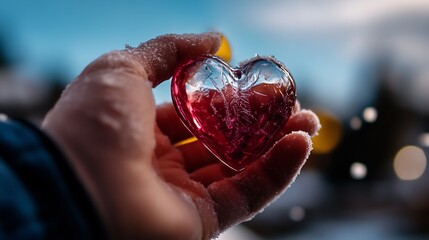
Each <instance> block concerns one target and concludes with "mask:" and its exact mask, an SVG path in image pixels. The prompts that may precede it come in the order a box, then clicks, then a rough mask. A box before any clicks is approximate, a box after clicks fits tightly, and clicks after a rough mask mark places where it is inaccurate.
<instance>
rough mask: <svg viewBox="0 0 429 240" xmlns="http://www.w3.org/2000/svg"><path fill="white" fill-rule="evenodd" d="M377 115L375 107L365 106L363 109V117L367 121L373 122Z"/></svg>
mask: <svg viewBox="0 0 429 240" xmlns="http://www.w3.org/2000/svg"><path fill="white" fill-rule="evenodd" d="M377 117H378V112H377V109H375V108H374V107H367V108H365V109H364V110H363V119H364V120H365V121H367V122H369V123H372V122H375V121H376V120H377Z"/></svg>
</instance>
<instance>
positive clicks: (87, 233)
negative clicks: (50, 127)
mask: <svg viewBox="0 0 429 240" xmlns="http://www.w3.org/2000/svg"><path fill="white" fill-rule="evenodd" d="M104 238H105V236H104V230H103V229H102V225H101V222H100V219H99V218H98V215H97V213H96V211H95V209H94V206H93V205H92V203H91V201H90V199H89V197H88V195H87V193H86V192H85V191H84V189H83V187H82V185H81V184H80V182H79V181H78V179H77V178H76V176H75V174H74V172H73V171H72V170H71V168H70V167H69V166H68V162H67V161H66V159H65V158H64V157H63V155H62V154H61V152H60V151H59V150H58V148H57V147H56V146H55V144H54V143H53V142H52V141H51V140H50V139H49V138H48V137H47V136H46V135H45V134H43V132H41V131H40V130H39V129H38V128H36V127H35V126H33V125H31V124H29V123H27V122H24V121H12V120H6V119H0V239H104Z"/></svg>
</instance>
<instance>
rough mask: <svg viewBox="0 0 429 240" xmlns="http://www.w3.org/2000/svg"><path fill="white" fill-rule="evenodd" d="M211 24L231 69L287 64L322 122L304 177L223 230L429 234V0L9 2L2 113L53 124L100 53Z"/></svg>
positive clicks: (294, 234)
mask: <svg viewBox="0 0 429 240" xmlns="http://www.w3.org/2000/svg"><path fill="white" fill-rule="evenodd" d="M212 30H214V31H220V32H222V33H223V34H224V35H225V36H226V38H227V39H228V41H229V43H230V46H231V48H232V55H231V56H232V59H231V64H232V65H237V64H238V63H239V62H240V61H243V60H245V59H248V58H250V57H253V56H254V55H255V54H259V55H274V56H275V57H276V58H278V59H279V60H280V61H282V62H284V63H285V64H286V66H287V67H288V68H289V70H290V71H291V72H292V75H293V76H294V78H295V80H296V84H297V88H298V99H299V100H300V102H301V104H302V106H303V107H304V108H309V109H312V110H314V111H316V112H317V114H318V116H319V117H320V119H321V122H322V125H323V128H322V130H321V131H320V134H319V136H318V137H316V138H315V139H314V150H313V154H312V155H311V157H310V159H309V162H308V164H307V165H306V166H305V168H304V170H303V171H302V173H301V175H300V176H299V177H298V179H297V181H296V182H295V184H294V185H293V186H292V187H291V188H290V189H289V190H288V191H287V192H286V193H285V194H283V195H282V196H281V197H280V198H279V199H278V201H276V202H275V203H273V204H271V206H269V207H268V208H267V209H266V210H265V211H264V212H263V213H261V214H260V215H258V216H257V217H255V218H254V219H252V220H251V221H248V222H246V223H243V224H241V225H239V226H237V227H235V228H233V229H231V230H229V231H228V232H226V233H225V234H223V235H221V237H220V239H256V240H257V239H367V240H368V239H428V238H429V173H428V170H427V169H426V165H427V157H428V153H429V151H428V150H429V1H427V0H403V1H399V0H377V1H373V0H360V1H353V0H283V1H244V0H240V1H226V0H218V1H196V0H195V1H171V2H164V1H137V0H136V1H131V0H129V1H126V0H123V1H112V0H108V1H101V0H99V1H83V0H75V1H68V2H65V1H54V0H40V1H21V0H14V1H2V2H1V3H0V113H5V114H7V115H10V116H12V117H20V118H27V119H30V120H31V121H33V122H35V123H36V124H37V123H40V121H41V119H42V118H43V116H44V115H45V114H46V112H47V111H48V110H49V108H50V107H52V106H53V104H54V102H55V101H56V99H57V98H58V97H59V94H60V93H61V91H62V89H63V88H64V87H65V86H66V85H67V84H68V83H69V82H70V81H71V80H73V78H74V77H76V76H77V75H78V74H79V73H80V71H81V70H82V69H83V68H84V67H85V66H86V65H87V64H88V63H89V62H91V60H93V59H94V58H96V57H98V56H100V55H101V54H103V53H105V52H108V51H111V50H113V49H121V48H124V46H125V44H129V45H131V46H137V45H138V44H139V43H140V42H142V41H146V40H149V39H151V38H153V37H155V36H157V35H161V34H165V33H195V32H204V31H212ZM169 88H170V85H169V82H168V81H167V82H165V83H163V84H161V85H160V86H159V87H158V88H157V89H156V90H155V91H154V92H155V98H156V101H157V102H158V103H162V102H165V101H171V99H170V91H169Z"/></svg>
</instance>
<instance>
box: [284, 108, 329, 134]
mask: <svg viewBox="0 0 429 240" xmlns="http://www.w3.org/2000/svg"><path fill="white" fill-rule="evenodd" d="M320 128H321V124H320V121H319V118H318V117H317V115H316V114H315V113H314V112H313V111H311V110H306V109H303V110H300V111H298V112H297V113H295V114H293V115H292V116H291V118H290V119H289V120H288V122H287V123H286V125H285V127H284V129H283V134H288V133H291V132H294V131H304V132H307V133H308V134H309V135H310V136H311V137H314V136H316V135H317V132H318V131H319V130H320Z"/></svg>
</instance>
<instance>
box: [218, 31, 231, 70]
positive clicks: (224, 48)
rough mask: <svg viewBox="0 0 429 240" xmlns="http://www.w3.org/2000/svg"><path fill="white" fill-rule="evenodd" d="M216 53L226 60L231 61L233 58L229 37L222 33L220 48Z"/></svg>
mask: <svg viewBox="0 0 429 240" xmlns="http://www.w3.org/2000/svg"><path fill="white" fill-rule="evenodd" d="M216 55H217V56H218V57H220V58H222V59H223V60H224V61H225V62H227V63H229V62H231V59H232V50H231V45H230V44H229V41H228V39H227V38H226V37H225V35H223V34H222V35H221V43H220V47H219V50H217V52H216Z"/></svg>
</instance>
